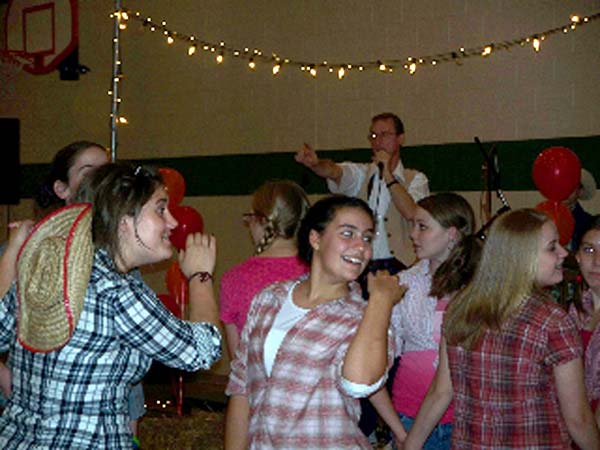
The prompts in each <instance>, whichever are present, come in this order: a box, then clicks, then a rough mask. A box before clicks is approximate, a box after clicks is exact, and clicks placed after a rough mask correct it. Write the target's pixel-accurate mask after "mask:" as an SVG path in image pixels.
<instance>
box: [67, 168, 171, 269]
mask: <svg viewBox="0 0 600 450" xmlns="http://www.w3.org/2000/svg"><path fill="white" fill-rule="evenodd" d="M162 184H163V180H162V178H161V176H160V174H159V172H158V171H157V170H155V169H154V168H150V167H142V166H133V165H131V164H127V163H109V164H105V165H103V166H100V167H98V168H96V169H94V171H93V172H91V173H90V176H89V177H88V179H87V180H85V181H84V182H83V183H82V185H81V189H80V190H79V192H78V193H77V198H76V201H79V202H89V203H92V205H93V217H92V238H93V240H94V244H95V245H96V247H97V248H102V249H105V250H106V251H107V252H108V253H109V255H110V256H111V257H112V258H113V260H115V258H116V257H117V256H118V255H119V254H120V250H121V243H120V234H119V224H120V222H121V219H122V218H123V217H124V216H131V217H133V218H134V219H137V217H138V215H139V214H140V212H141V210H142V207H143V206H144V205H145V204H146V203H147V202H148V200H150V198H151V197H152V195H153V194H154V192H156V189H158V188H159V187H160V186H162ZM134 222H136V221H135V220H134ZM136 235H137V230H136Z"/></svg>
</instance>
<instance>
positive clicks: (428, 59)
mask: <svg viewBox="0 0 600 450" xmlns="http://www.w3.org/2000/svg"><path fill="white" fill-rule="evenodd" d="M122 12H126V13H127V15H128V17H129V18H131V19H132V20H136V21H138V22H140V23H141V24H142V26H143V28H144V29H147V30H150V31H151V32H156V33H160V34H163V35H164V36H165V39H166V41H167V44H169V45H173V44H175V43H176V42H181V43H184V44H185V45H186V48H187V54H188V56H194V55H195V54H197V53H198V52H199V51H205V52H209V53H212V54H214V59H215V62H216V63H217V64H222V63H223V62H224V60H225V58H226V57H233V58H237V59H242V60H244V61H245V62H246V64H247V65H248V69H249V70H256V69H257V67H258V66H259V64H260V63H263V64H265V65H268V66H269V67H270V68H271V71H272V73H273V75H274V76H277V75H278V74H279V73H281V71H282V70H283V69H284V68H285V67H293V68H296V69H300V70H301V71H302V72H305V73H307V74H308V75H310V76H312V77H316V76H317V74H319V73H321V72H323V71H325V72H326V73H331V74H334V75H336V76H337V77H338V78H339V79H340V80H341V79H343V78H344V77H345V76H346V75H347V74H348V73H350V72H352V71H358V72H363V71H367V70H377V71H379V72H382V73H393V72H395V71H397V70H398V69H403V70H405V71H406V72H408V74H410V75H414V74H415V73H416V72H417V71H418V70H419V69H420V68H422V67H426V66H430V67H435V66H437V65H439V64H443V63H448V62H454V63H456V64H459V65H460V64H462V62H463V60H465V59H467V58H472V57H483V58H488V57H490V56H491V55H492V54H493V53H495V52H498V51H503V50H510V49H512V48H513V47H524V46H526V45H530V46H531V47H532V49H533V50H534V51H535V52H539V51H540V49H541V45H542V42H543V41H545V40H546V39H548V38H549V37H551V36H553V35H558V34H566V33H569V32H571V31H574V30H576V29H577V28H578V27H581V26H584V25H587V24H589V23H591V22H594V21H596V20H598V19H600V13H596V14H593V15H590V16H579V15H571V17H570V20H569V22H568V23H566V24H564V25H561V26H558V27H555V28H551V29H549V30H545V31H540V32H536V33H533V34H531V35H528V36H524V37H520V38H517V39H512V40H505V41H498V42H490V43H489V44H485V45H480V46H475V47H460V48H459V49H456V50H452V51H449V52H445V53H438V54H435V55H425V56H408V57H405V58H398V59H384V58H378V59H375V60H372V61H359V62H329V61H321V62H314V61H313V62H310V61H300V60H294V59H291V58H287V57H284V56H282V55H280V54H279V53H267V52H263V51H262V50H261V49H258V48H250V47H243V48H236V47H232V46H230V45H227V44H225V42H224V41H219V42H209V41H205V40H202V39H199V38H198V37H196V36H195V35H189V34H185V33H181V32H178V31H175V30H173V29H171V28H170V27H168V26H167V22H166V21H164V20H163V21H154V20H153V19H152V18H151V17H147V16H144V15H143V14H142V13H140V12H132V11H130V10H122ZM121 26H122V29H125V28H126V23H125V22H123V23H122V25H121Z"/></svg>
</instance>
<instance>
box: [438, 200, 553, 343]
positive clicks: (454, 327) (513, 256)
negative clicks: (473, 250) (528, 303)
mask: <svg viewBox="0 0 600 450" xmlns="http://www.w3.org/2000/svg"><path fill="white" fill-rule="evenodd" d="M548 220H549V217H548V216H547V215H545V214H543V213H541V212H538V211H535V210H533V209H520V210H515V211H511V212H508V213H505V214H503V215H502V216H500V217H499V218H498V219H497V220H495V221H494V223H493V224H492V227H491V229H490V232H489V236H488V237H487V239H486V241H485V244H484V246H483V251H482V255H481V261H480V262H479V265H478V267H477V270H476V271H475V275H474V277H473V279H472V281H471V282H470V283H469V284H468V285H467V286H466V287H465V288H464V289H463V290H462V291H460V292H459V293H458V295H457V296H456V297H455V298H454V299H453V300H452V301H451V302H450V304H449V305H448V309H447V311H446V316H445V319H444V334H445V336H446V339H447V341H448V343H449V344H451V345H460V346H462V347H464V348H466V349H472V348H473V347H474V346H475V345H477V343H478V342H479V339H480V338H481V336H482V334H483V333H484V332H485V330H486V329H493V330H497V329H499V328H500V327H501V326H502V324H503V323H504V322H505V320H506V319H507V318H508V316H509V315H510V314H511V313H513V312H514V311H515V310H516V309H517V308H518V307H519V305H520V304H521V302H522V301H523V300H524V299H526V298H527V297H529V296H530V295H531V294H532V293H533V291H534V290H535V289H536V283H535V277H536V273H537V266H538V246H539V240H540V233H541V229H542V226H543V225H544V224H545V223H546V222H547V221H548Z"/></svg>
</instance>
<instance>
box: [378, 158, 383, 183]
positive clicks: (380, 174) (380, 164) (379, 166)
mask: <svg viewBox="0 0 600 450" xmlns="http://www.w3.org/2000/svg"><path fill="white" fill-rule="evenodd" d="M377 169H379V179H380V180H381V179H383V163H382V162H381V161H379V162H378V163H377Z"/></svg>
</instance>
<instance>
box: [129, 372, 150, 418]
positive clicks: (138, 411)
mask: <svg viewBox="0 0 600 450" xmlns="http://www.w3.org/2000/svg"><path fill="white" fill-rule="evenodd" d="M128 402H129V420H138V419H140V418H141V417H142V416H143V415H144V414H146V408H145V407H144V388H142V382H141V381H140V382H139V383H138V384H134V385H133V386H131V391H129V399H128Z"/></svg>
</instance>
